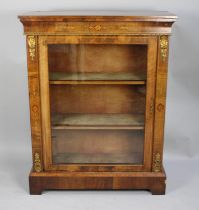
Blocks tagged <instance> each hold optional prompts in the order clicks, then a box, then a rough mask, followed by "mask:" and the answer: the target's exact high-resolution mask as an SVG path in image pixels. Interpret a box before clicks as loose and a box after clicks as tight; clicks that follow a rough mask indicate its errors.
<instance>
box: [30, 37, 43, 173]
mask: <svg viewBox="0 0 199 210" xmlns="http://www.w3.org/2000/svg"><path fill="white" fill-rule="evenodd" d="M26 41H27V63H28V83H29V103H30V122H31V137H32V158H33V170H34V171H35V172H40V171H42V170H43V161H42V138H41V135H42V130H41V108H40V84H39V68H38V63H39V61H38V50H37V47H38V46H37V43H38V42H37V36H27V37H26Z"/></svg>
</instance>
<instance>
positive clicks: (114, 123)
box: [52, 114, 144, 130]
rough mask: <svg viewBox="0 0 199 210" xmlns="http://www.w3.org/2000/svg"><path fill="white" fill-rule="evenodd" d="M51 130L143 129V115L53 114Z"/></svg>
mask: <svg viewBox="0 0 199 210" xmlns="http://www.w3.org/2000/svg"><path fill="white" fill-rule="evenodd" d="M52 129H135V130H143V129H144V115H133V114H56V115H55V114H53V115H52Z"/></svg>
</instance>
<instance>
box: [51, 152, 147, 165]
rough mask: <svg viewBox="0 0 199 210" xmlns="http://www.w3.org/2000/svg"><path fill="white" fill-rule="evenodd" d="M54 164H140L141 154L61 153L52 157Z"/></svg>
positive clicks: (141, 160)
mask: <svg viewBox="0 0 199 210" xmlns="http://www.w3.org/2000/svg"><path fill="white" fill-rule="evenodd" d="M53 162H54V163H59V164H60V163H64V164H66V163H72V164H73V163H79V164H81V163H82V164H84V163H86V164H89V163H91V164H92V163H93V164H94V163H104V164H105V163H108V164H110V163H113V164H119V163H127V164H142V162H143V154H142V153H139V152H132V153H125V154H121V153H118V154H117V153H116V154H115V153H61V154H56V155H53Z"/></svg>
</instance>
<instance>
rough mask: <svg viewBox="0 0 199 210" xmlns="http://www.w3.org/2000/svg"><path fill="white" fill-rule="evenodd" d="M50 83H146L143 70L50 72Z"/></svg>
mask: <svg viewBox="0 0 199 210" xmlns="http://www.w3.org/2000/svg"><path fill="white" fill-rule="evenodd" d="M49 79H50V81H49V83H50V84H135V85H136V84H137V85H141V84H146V75H145V74H144V73H143V72H136V73H134V72H109V73H104V72H103V73H102V72H100V73H96V72H94V73H88V72H86V73H85V72H81V73H80V72H78V73H65V72H50V74H49Z"/></svg>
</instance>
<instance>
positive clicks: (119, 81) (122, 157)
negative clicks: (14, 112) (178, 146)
mask: <svg viewBox="0 0 199 210" xmlns="http://www.w3.org/2000/svg"><path fill="white" fill-rule="evenodd" d="M19 18H20V20H21V22H22V23H23V25H24V31H25V34H26V37H27V61H28V78H29V97H30V118H31V130H32V156H33V168H32V170H31V173H30V177H29V179H30V180H29V181H30V193H31V194H40V193H41V192H42V191H43V190H47V189H148V190H150V191H151V192H152V193H153V194H164V193H165V179H166V176H165V172H164V169H163V167H162V157H163V133H164V132H163V131H164V113H165V98H166V79H167V63H168V45H169V35H170V33H171V25H172V23H173V22H174V21H175V19H176V16H175V15H172V14H170V13H168V12H119V11H118V12H113V11H111V12H108V11H101V12H100V11H93V12H91V11H87V12H86V11H65V12H45V13H41V12H37V13H30V14H27V15H23V16H20V17H19Z"/></svg>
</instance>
